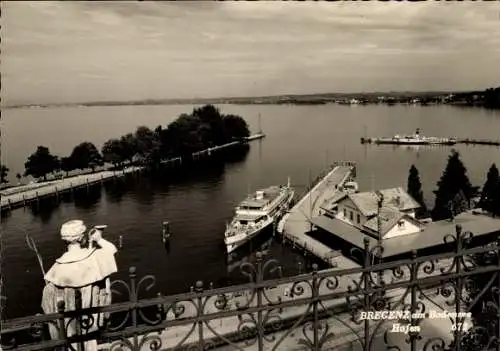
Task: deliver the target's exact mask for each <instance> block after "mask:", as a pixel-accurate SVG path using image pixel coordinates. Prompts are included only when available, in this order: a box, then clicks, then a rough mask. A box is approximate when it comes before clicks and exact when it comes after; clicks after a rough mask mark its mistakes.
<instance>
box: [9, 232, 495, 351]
mask: <svg viewBox="0 0 500 351" xmlns="http://www.w3.org/2000/svg"><path fill="white" fill-rule="evenodd" d="M472 239H473V235H472V233H470V232H467V231H464V230H462V228H461V227H460V226H457V228H456V232H455V233H453V234H449V235H447V236H446V237H445V240H444V243H445V244H446V245H448V246H449V251H448V252H446V253H441V254H438V255H433V256H425V257H419V256H417V253H416V252H413V253H412V257H410V258H408V259H404V260H399V261H396V262H381V260H380V257H381V256H382V254H383V250H384V249H383V247H382V246H375V247H369V244H368V242H365V247H364V248H363V250H360V251H361V254H362V257H363V262H361V263H362V265H361V267H359V268H353V269H330V270H322V271H319V270H318V269H317V266H313V270H312V272H309V273H299V274H298V275H295V276H292V277H283V276H282V267H281V266H280V265H279V262H278V261H276V260H275V259H272V258H271V259H267V258H266V257H264V256H263V255H262V254H261V253H258V254H257V255H256V259H255V261H254V262H251V263H250V262H248V263H244V264H243V265H242V266H241V267H240V268H241V272H242V274H243V275H245V276H246V277H247V278H248V283H246V284H242V285H237V286H229V287H223V288H214V287H213V285H212V284H208V286H205V285H204V284H203V283H202V282H201V281H198V282H196V284H195V285H194V286H193V287H192V289H191V291H190V292H188V293H184V294H178V295H173V296H162V295H161V294H158V295H157V296H156V297H153V298H147V299H146V298H141V296H142V294H143V293H144V292H146V291H149V292H150V293H151V292H154V283H155V278H154V277H153V276H145V277H143V278H141V279H138V278H137V274H136V271H135V269H134V268H131V269H130V271H129V280H128V281H124V280H116V281H114V282H113V284H112V288H113V291H114V295H115V296H116V297H118V296H121V297H122V298H126V301H125V302H115V303H113V304H112V305H110V306H106V307H100V308H93V309H85V310H77V311H65V310H64V305H63V304H61V305H60V306H59V312H58V313H55V314H52V315H37V316H30V317H25V318H18V319H13V320H8V321H4V322H3V324H2V331H1V334H2V350H10V349H12V350H49V349H50V350H52V349H61V350H83V349H84V346H85V344H84V342H85V341H87V340H91V339H96V340H98V341H99V344H100V346H99V347H100V348H101V349H103V350H104V349H106V350H113V351H116V350H132V351H138V350H209V349H217V348H219V347H223V346H226V347H228V346H229V348H228V349H231V350H246V349H248V350H299V349H300V350H305V349H307V350H344V349H350V350H370V351H372V350H383V349H386V350H399V351H406V350H412V351H417V350H425V351H427V350H429V351H431V350H450V351H451V350H456V351H458V350H466V351H476V350H497V351H498V350H500V343H499V336H500V323H499V322H500V314H499V306H500V294H499V291H500V283H499V280H500V279H499V275H500V263H499V261H500V239H498V240H497V241H496V242H493V243H491V244H490V245H487V246H482V247H473V246H472ZM115 300H116V299H115ZM377 313H378V314H377ZM391 313H392V314H391ZM469 313H472V318H469V315H468V314H469ZM103 317H104V323H102V324H98V325H97V327H98V328H97V330H96V331H92V332H90V331H91V330H93V329H95V328H93V327H95V324H96V323H99V321H103ZM431 317H434V318H431ZM485 321H487V322H485ZM72 322H73V323H74V322H76V324H77V326H78V328H77V335H73V336H68V335H67V333H66V330H67V326H68V325H69V323H72ZM49 324H52V325H54V326H56V327H57V328H58V331H59V337H58V339H57V340H49V339H48V337H47V326H48V325H49ZM452 329H453V330H452Z"/></svg>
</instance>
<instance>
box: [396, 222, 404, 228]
mask: <svg viewBox="0 0 500 351" xmlns="http://www.w3.org/2000/svg"><path fill="white" fill-rule="evenodd" d="M404 228H405V221H399V222H398V229H404Z"/></svg>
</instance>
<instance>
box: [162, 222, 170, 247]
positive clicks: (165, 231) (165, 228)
mask: <svg viewBox="0 0 500 351" xmlns="http://www.w3.org/2000/svg"><path fill="white" fill-rule="evenodd" d="M169 238H170V226H169V223H168V222H167V221H164V222H162V224H161V239H162V241H163V243H166V242H167V240H168V239H169Z"/></svg>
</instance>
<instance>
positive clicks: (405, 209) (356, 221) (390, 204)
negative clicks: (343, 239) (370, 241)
mask: <svg viewBox="0 0 500 351" xmlns="http://www.w3.org/2000/svg"><path fill="white" fill-rule="evenodd" d="M419 207H420V204H419V203H418V202H417V201H416V200H415V199H413V198H412V197H411V196H410V195H409V194H408V193H407V192H406V191H404V190H403V188H401V187H397V188H389V189H382V190H379V191H376V192H375V191H368V192H362V193H346V192H338V193H337V194H335V196H334V197H333V198H332V199H330V201H329V202H328V203H326V204H325V205H324V206H323V207H322V210H323V211H322V212H323V213H324V214H326V215H327V216H329V217H332V218H335V219H338V220H340V221H343V222H345V223H347V224H349V225H352V226H353V227H356V228H358V229H360V230H361V231H363V232H364V233H366V234H367V235H369V236H371V237H373V238H377V239H378V238H380V239H382V238H390V237H394V236H398V235H405V234H411V233H416V232H419V231H420V230H421V229H422V224H421V223H420V222H419V221H418V220H417V219H416V218H415V211H416V210H417V209H418V208H419ZM379 221H380V222H379Z"/></svg>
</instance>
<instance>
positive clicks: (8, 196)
mask: <svg viewBox="0 0 500 351" xmlns="http://www.w3.org/2000/svg"><path fill="white" fill-rule="evenodd" d="M264 137H265V134H264V133H262V132H260V133H257V134H253V135H251V136H249V137H247V138H244V139H243V140H238V141H233V142H230V143H227V144H224V145H219V146H215V147H211V148H208V149H206V150H202V151H198V152H194V153H193V154H192V155H191V157H192V159H193V160H197V159H200V158H201V157H203V156H210V155H211V154H212V153H213V152H217V151H219V150H222V149H226V148H229V147H232V146H236V145H240V144H246V143H248V142H250V141H252V140H258V139H262V138H264ZM182 161H183V160H182V158H180V157H176V158H172V159H168V160H163V161H162V164H181V163H182ZM143 169H144V167H143V166H130V167H126V168H124V169H121V170H119V171H112V170H104V171H100V172H95V173H89V174H81V175H76V176H72V177H68V178H63V179H56V180H51V181H47V182H41V183H34V184H28V185H23V186H18V187H12V188H8V189H5V190H2V191H0V195H1V197H2V198H1V201H0V202H1V211H2V212H4V211H11V210H14V209H16V208H20V207H25V206H28V205H29V204H30V203H33V202H38V201H40V200H41V199H43V198H47V197H51V196H55V197H58V196H60V195H61V194H63V193H67V192H73V191H75V190H76V189H79V188H85V187H87V188H88V187H90V186H91V185H93V184H97V183H102V182H104V181H106V180H110V179H113V178H115V179H116V178H121V177H123V176H125V175H126V174H131V173H136V172H139V171H141V170H143Z"/></svg>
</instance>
